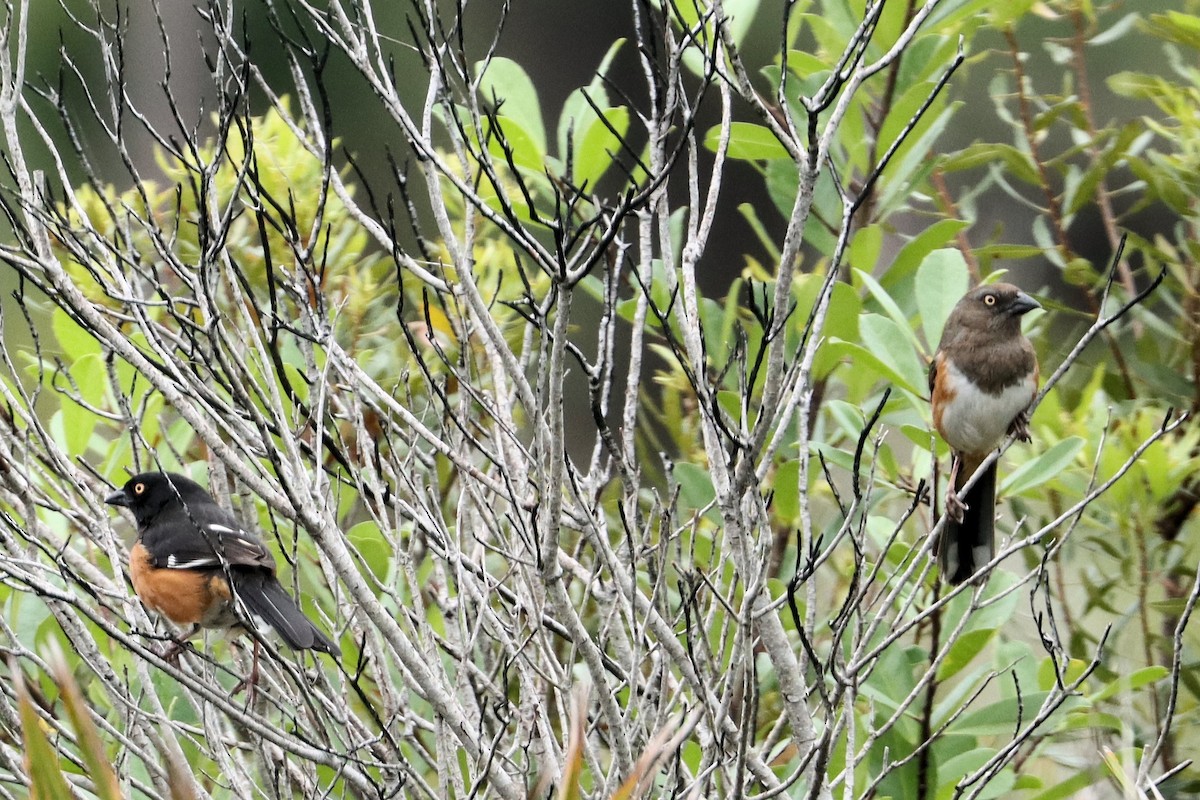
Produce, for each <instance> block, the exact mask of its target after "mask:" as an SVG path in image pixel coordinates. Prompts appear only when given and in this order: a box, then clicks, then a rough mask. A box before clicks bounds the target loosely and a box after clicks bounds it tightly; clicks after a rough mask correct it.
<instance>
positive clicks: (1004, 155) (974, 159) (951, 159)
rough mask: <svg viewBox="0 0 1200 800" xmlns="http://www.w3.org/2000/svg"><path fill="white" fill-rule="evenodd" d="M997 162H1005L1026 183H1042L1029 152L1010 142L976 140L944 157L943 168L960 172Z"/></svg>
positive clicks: (1009, 169) (1013, 173) (1014, 174)
mask: <svg viewBox="0 0 1200 800" xmlns="http://www.w3.org/2000/svg"><path fill="white" fill-rule="evenodd" d="M997 162H1000V163H1002V164H1004V165H1005V166H1006V167H1008V171H1009V172H1010V173H1011V174H1012V175H1013V176H1014V177H1016V178H1018V179H1020V180H1022V181H1024V182H1025V183H1028V184H1030V185H1033V186H1038V185H1040V184H1041V177H1040V176H1039V175H1038V171H1037V166H1036V165H1035V164H1034V163H1033V159H1032V158H1030V156H1029V154H1028V153H1026V152H1024V151H1021V150H1018V149H1017V148H1015V147H1013V146H1012V145H1009V144H998V143H995V142H976V143H975V144H972V145H968V146H967V147H964V148H963V149H962V150H959V151H958V152H957V153H952V154H950V155H948V156H946V157H945V158H943V159H942V169H944V170H945V171H946V172H958V171H960V170H965V169H974V168H976V167H984V166H987V167H990V166H992V165H994V164H996V163H997Z"/></svg>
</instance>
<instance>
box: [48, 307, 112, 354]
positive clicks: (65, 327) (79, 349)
mask: <svg viewBox="0 0 1200 800" xmlns="http://www.w3.org/2000/svg"><path fill="white" fill-rule="evenodd" d="M50 324H51V327H52V328H53V330H54V338H55V340H57V341H58V345H59V347H61V348H62V351H63V354H64V355H66V356H68V360H71V359H77V358H83V357H84V356H86V355H96V356H102V355H103V353H104V349H103V348H102V347H100V342H98V341H96V337H95V336H93V335H92V334H91V333H89V332H88V331H87V330H85V329H84V328H81V327H80V326H79V325H78V324H77V323H76V322H75V320H73V319H71V318H70V317H69V316H67V312H65V311H62V310H61V309H55V311H54V313H53V314H52V315H51V322H50Z"/></svg>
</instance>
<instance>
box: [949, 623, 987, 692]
mask: <svg viewBox="0 0 1200 800" xmlns="http://www.w3.org/2000/svg"><path fill="white" fill-rule="evenodd" d="M995 635H996V629H995V628H988V629H985V630H977V631H967V632H966V633H964V634H963V635H962V636H960V637H958V641H956V642H955V643H954V644H953V645H951V646H950V652H949V653H947V654H946V657H945V658H944V659H943V660H942V663H941V665H940V666H938V671H937V680H938V681H944V680H947V679H949V678H952V677H954V676H955V675H957V674H958V673H959V672H961V671H962V670H963V669H964V668H965V667H966V666H967V665H968V664H970V663H971V662H972V661H974V660H975V659H976V658H977V657H978V656H979V654H980V653H981V652H983V648H984V647H986V646H987V643H988V642H990V641H991V640H992V637H994V636H995Z"/></svg>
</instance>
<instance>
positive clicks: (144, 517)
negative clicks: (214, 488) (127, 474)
mask: <svg viewBox="0 0 1200 800" xmlns="http://www.w3.org/2000/svg"><path fill="white" fill-rule="evenodd" d="M207 497H208V493H207V492H205V491H204V487H202V486H201V485H200V484H198V483H196V482H195V481H193V480H192V479H190V478H185V477H183V476H182V475H177V474H175V473H174V472H143V473H142V474H141V475H134V476H133V477H132V478H130V479H129V481H128V482H127V483H126V484H125V486H124V487H122V488H121V489H118V490H117V491H115V492H113V493H112V494H110V495H109V496H108V497H106V498H104V502H106V503H108V504H109V505H114V506H125V507H126V508H128V509H129V510H130V511H132V512H133V517H134V519H136V520H137V523H138V526H142V525H145V524H146V523H148V522H150V520H152V519H154V518H155V517H156V516H158V515H159V514H160V513H161V512H162V510H163V509H164V508H167V507H169V506H170V505H172V504H175V503H181V502H182V503H187V502H188V501H189V500H193V499H195V500H199V499H202V498H207Z"/></svg>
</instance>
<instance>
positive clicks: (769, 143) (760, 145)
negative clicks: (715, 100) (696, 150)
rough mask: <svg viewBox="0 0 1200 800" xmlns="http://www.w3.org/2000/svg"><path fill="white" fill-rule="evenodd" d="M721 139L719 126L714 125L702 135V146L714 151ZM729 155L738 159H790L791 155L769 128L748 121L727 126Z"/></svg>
mask: <svg viewBox="0 0 1200 800" xmlns="http://www.w3.org/2000/svg"><path fill="white" fill-rule="evenodd" d="M720 141H721V126H720V125H714V126H713V127H711V128H709V129H708V133H706V134H705V135H704V146H705V147H707V148H708V149H709V150H711V151H713V152H714V153H715V152H716V151H717V146H718V144H719V143H720ZM729 157H730V158H734V159H737V160H739V161H773V160H778V159H783V160H787V161H791V160H792V159H791V156H789V155H788V151H787V149H786V148H784V146H783V145H782V144H780V143H779V140H778V139H777V138H775V134H773V133H771V130H770V128H767V127H765V126H763V125H755V124H753V123H750V122H734V123H732V124H731V125H730V126H729Z"/></svg>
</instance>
